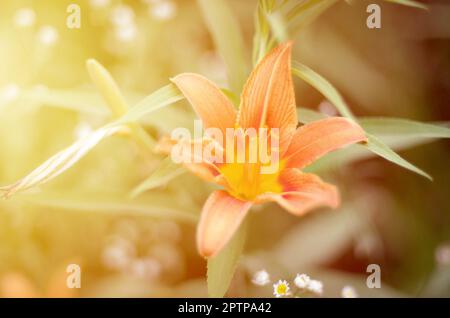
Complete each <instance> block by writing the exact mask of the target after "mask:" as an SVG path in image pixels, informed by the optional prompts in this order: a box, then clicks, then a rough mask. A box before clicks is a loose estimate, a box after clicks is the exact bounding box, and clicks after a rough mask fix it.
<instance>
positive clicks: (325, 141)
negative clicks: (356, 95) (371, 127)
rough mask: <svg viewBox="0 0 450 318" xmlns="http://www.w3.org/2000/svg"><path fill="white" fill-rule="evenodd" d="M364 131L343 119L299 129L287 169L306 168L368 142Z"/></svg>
mask: <svg viewBox="0 0 450 318" xmlns="http://www.w3.org/2000/svg"><path fill="white" fill-rule="evenodd" d="M366 140H367V138H366V135H365V134H364V130H363V129H362V128H361V127H360V126H359V125H358V124H356V123H354V122H352V121H350V120H348V119H346V118H343V117H331V118H325V119H321V120H318V121H315V122H312V123H310V124H307V125H304V126H302V127H300V128H298V129H297V130H296V132H295V134H294V136H293V137H292V140H291V144H290V145H289V148H288V150H287V152H286V153H285V158H287V167H291V168H299V169H301V168H304V167H305V166H307V165H309V164H310V163H312V162H313V161H315V160H317V159H319V158H320V157H322V156H323V155H325V154H327V153H329V152H330V151H333V150H336V149H339V148H341V147H344V146H346V145H350V144H353V143H357V142H361V141H366Z"/></svg>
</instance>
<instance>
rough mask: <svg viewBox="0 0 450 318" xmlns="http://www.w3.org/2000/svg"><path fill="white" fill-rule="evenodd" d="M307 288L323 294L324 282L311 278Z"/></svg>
mask: <svg viewBox="0 0 450 318" xmlns="http://www.w3.org/2000/svg"><path fill="white" fill-rule="evenodd" d="M306 289H308V290H309V291H310V292H313V293H314V294H317V295H322V293H323V284H322V282H321V281H319V280H311V281H310V282H309V284H308V286H307V287H306Z"/></svg>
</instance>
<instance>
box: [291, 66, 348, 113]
mask: <svg viewBox="0 0 450 318" xmlns="http://www.w3.org/2000/svg"><path fill="white" fill-rule="evenodd" d="M292 73H293V74H294V75H296V76H298V77H300V78H301V79H303V80H304V81H305V82H307V83H308V84H309V85H311V86H313V87H314V88H315V89H317V90H318V91H319V92H321V93H322V95H323V96H325V97H326V98H327V99H328V100H329V101H330V102H331V103H332V104H333V105H334V106H335V107H336V108H337V109H338V111H339V112H340V113H341V114H342V115H343V116H344V117H347V118H350V119H353V120H355V116H354V115H353V114H352V112H351V111H350V108H349V107H348V106H347V104H346V103H345V101H344V99H343V98H342V96H341V94H339V92H338V91H337V89H336V88H335V87H334V86H333V85H332V84H331V83H330V82H329V81H327V80H326V79H325V78H324V77H322V76H321V75H319V74H318V73H316V72H314V71H313V70H312V69H310V68H309V67H307V66H306V65H303V64H301V63H299V62H295V61H294V62H293V65H292Z"/></svg>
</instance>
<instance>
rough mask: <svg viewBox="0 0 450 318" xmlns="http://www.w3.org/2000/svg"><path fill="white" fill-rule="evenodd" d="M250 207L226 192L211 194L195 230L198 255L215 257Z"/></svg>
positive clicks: (249, 204) (248, 203)
mask: <svg viewBox="0 0 450 318" xmlns="http://www.w3.org/2000/svg"><path fill="white" fill-rule="evenodd" d="M251 205H252V203H251V202H246V201H241V200H238V199H236V198H234V197H232V196H230V195H229V194H228V193H227V192H226V191H215V192H213V193H212V194H211V195H210V196H209V198H208V200H207V201H206V203H205V205H204V206H203V211H202V215H201V218H200V223H199V225H198V228H197V247H198V250H199V253H200V254H201V255H202V256H204V257H212V256H215V255H216V254H217V253H218V252H219V251H220V250H221V249H222V248H223V247H224V246H225V245H226V244H227V243H228V241H229V240H230V239H231V237H232V236H233V234H234V233H235V232H236V230H237V229H238V228H239V225H240V224H241V223H242V221H243V220H244V217H245V216H246V215H247V212H248V210H249V209H250V207H251Z"/></svg>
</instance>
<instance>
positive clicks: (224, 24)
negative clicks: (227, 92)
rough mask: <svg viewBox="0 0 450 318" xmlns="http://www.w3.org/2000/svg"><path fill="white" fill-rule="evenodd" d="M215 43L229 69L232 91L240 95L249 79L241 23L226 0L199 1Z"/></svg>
mask: <svg viewBox="0 0 450 318" xmlns="http://www.w3.org/2000/svg"><path fill="white" fill-rule="evenodd" d="M197 3H198V5H199V6H200V8H201V10H202V12H203V17H204V19H205V21H206V25H207V26H208V29H209V31H210V33H211V36H212V38H213V40H214V43H215V45H216V47H217V49H218V51H219V53H220V55H221V56H222V58H223V59H224V61H225V64H226V65H227V69H228V72H229V73H228V79H229V85H230V89H231V90H232V91H233V92H234V93H235V94H239V93H240V92H241V89H242V87H243V85H244V82H245V80H246V77H247V65H246V62H245V55H244V41H243V38H242V34H241V30H240V29H239V23H238V21H237V19H236V18H235V16H234V14H233V12H232V11H231V9H230V7H229V6H228V3H227V1H225V0H197Z"/></svg>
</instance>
